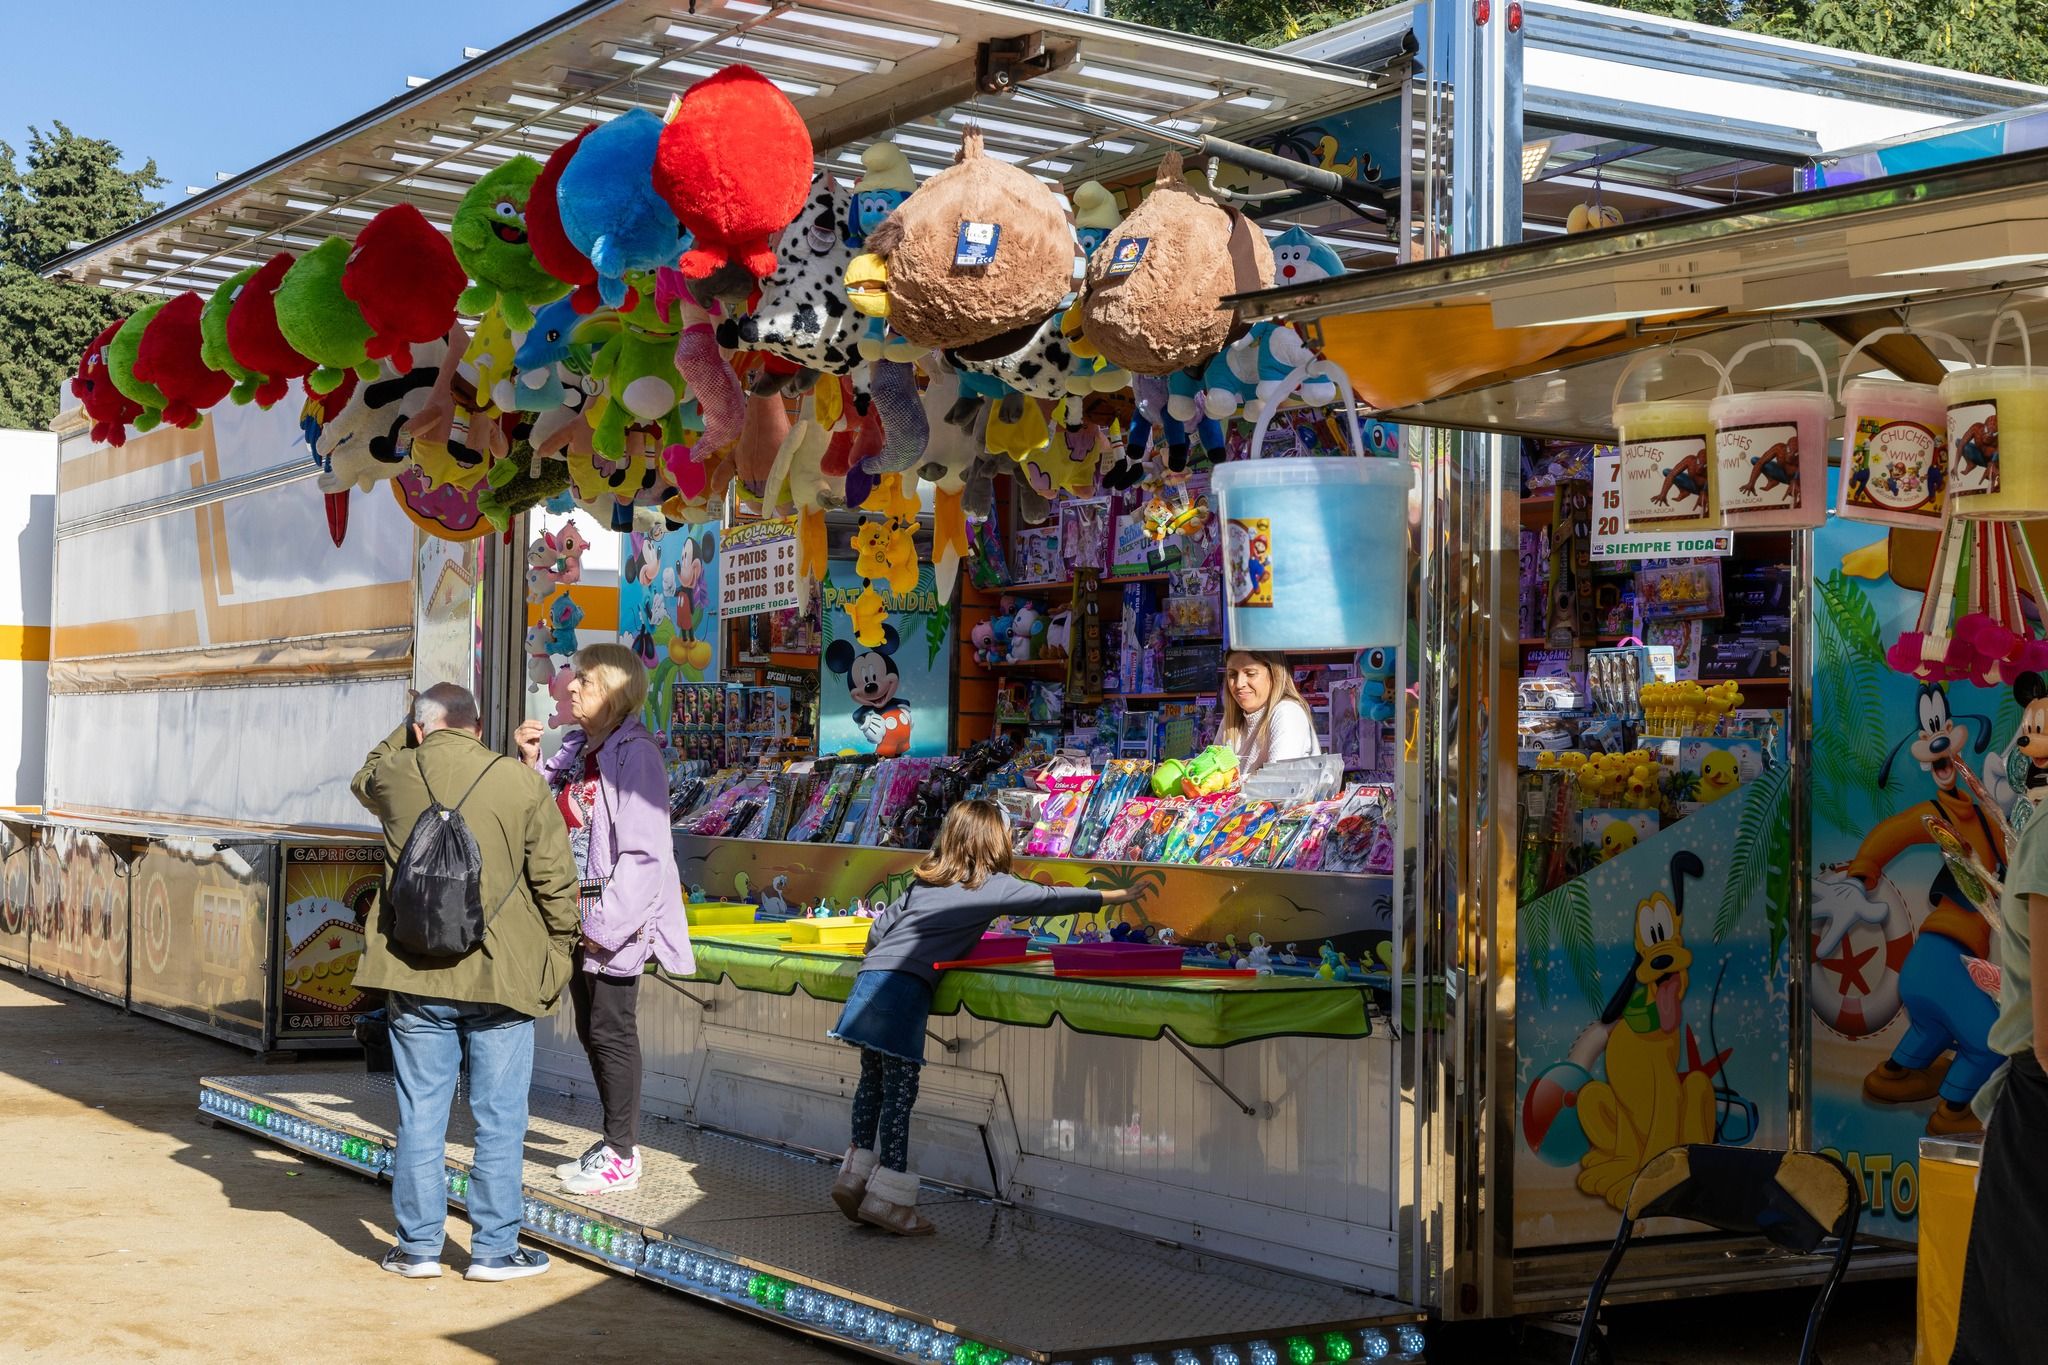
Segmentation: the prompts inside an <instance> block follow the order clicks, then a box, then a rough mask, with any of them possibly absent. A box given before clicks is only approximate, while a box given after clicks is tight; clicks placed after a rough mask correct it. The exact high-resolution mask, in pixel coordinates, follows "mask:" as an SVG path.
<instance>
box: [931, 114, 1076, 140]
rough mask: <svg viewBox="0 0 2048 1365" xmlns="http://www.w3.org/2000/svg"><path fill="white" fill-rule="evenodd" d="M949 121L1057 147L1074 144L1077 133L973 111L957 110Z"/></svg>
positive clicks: (1073, 130)
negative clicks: (1015, 121)
mask: <svg viewBox="0 0 2048 1365" xmlns="http://www.w3.org/2000/svg"><path fill="white" fill-rule="evenodd" d="M947 119H948V121H949V122H952V123H959V124H971V125H972V126H974V127H976V128H979V129H981V130H982V131H983V132H991V133H1008V134H1009V135H1010V136H1012V137H1021V138H1025V139H1027V140H1029V141H1032V142H1049V143H1051V144H1053V145H1054V146H1056V147H1064V146H1066V145H1067V144H1068V143H1070V142H1072V141H1073V140H1074V133H1075V131H1076V130H1075V129H1072V128H1049V127H1046V126H1045V125H1044V124H1033V123H1012V122H1010V121H1009V120H1008V119H999V118H987V117H985V116H983V115H981V114H977V113H974V112H972V111H971V110H955V111H954V112H953V113H951V114H949V115H947Z"/></svg>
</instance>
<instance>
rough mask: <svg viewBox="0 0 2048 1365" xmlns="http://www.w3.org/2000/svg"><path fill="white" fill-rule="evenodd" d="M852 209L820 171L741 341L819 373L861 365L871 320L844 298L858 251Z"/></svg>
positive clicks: (743, 324) (741, 329) (742, 324)
mask: <svg viewBox="0 0 2048 1365" xmlns="http://www.w3.org/2000/svg"><path fill="white" fill-rule="evenodd" d="M851 211H852V210H851V209H850V207H849V201H848V199H847V195H846V191H845V189H844V188H843V187H842V186H841V185H840V184H839V182H838V180H837V179H836V178H835V177H833V176H832V175H831V174H829V173H828V172H825V171H820V172H818V174H817V176H816V177H815V178H814V179H813V180H812V181H811V197H810V198H809V199H808V200H807V201H806V203H805V207H804V212H803V216H802V218H801V219H799V220H798V221H797V222H796V223H795V224H793V225H792V227H791V229H790V230H789V231H788V232H786V233H784V234H783V237H782V244H781V246H780V248H779V249H778V254H777V256H776V265H775V273H774V274H772V275H770V276H769V277H768V279H767V281H766V282H765V283H764V284H763V285H762V286H761V298H760V301H759V302H758V303H756V304H755V305H754V311H753V312H752V314H750V315H749V316H747V317H743V318H741V319H740V320H739V324H738V327H737V329H736V331H737V336H738V339H739V341H740V343H741V344H742V345H744V346H747V347H750V348H752V349H754V350H760V351H766V352H767V353H768V354H770V355H774V356H781V357H782V358H783V359H785V360H789V361H793V362H795V363H796V364H798V365H801V366H803V367H804V368H805V369H807V370H810V371H814V372H815V373H817V374H831V375H837V374H845V373H846V372H847V371H849V370H851V369H852V368H853V367H854V366H855V365H857V364H859V363H860V358H861V357H860V350H859V346H858V343H859V341H860V337H861V329H862V327H863V326H864V325H865V323H866V321H867V319H865V318H864V317H862V316H861V315H860V314H859V313H856V312H855V311H854V310H853V306H852V305H851V304H849V303H848V302H847V301H846V288H845V278H846V267H847V266H848V265H849V264H850V263H851V262H852V260H853V255H854V252H853V248H852V247H850V246H848V245H847V243H846V234H845V233H844V232H843V231H842V225H843V224H844V223H845V222H846V218H847V215H848V214H849V213H850V212H851Z"/></svg>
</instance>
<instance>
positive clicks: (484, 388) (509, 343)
mask: <svg viewBox="0 0 2048 1365" xmlns="http://www.w3.org/2000/svg"><path fill="white" fill-rule="evenodd" d="M521 330H522V331H523V330H526V329H524V328H522V329H521ZM518 354H519V349H518V344H517V343H516V342H515V341H514V340H513V338H512V329H511V328H510V327H509V326H507V325H506V322H505V315H504V313H503V312H502V311H501V310H500V309H499V307H498V305H497V304H495V303H494V304H492V305H491V306H490V307H489V308H487V309H485V310H484V315H483V316H482V317H480V318H478V319H477V323H476V331H475V332H474V333H473V334H472V335H471V336H470V338H469V349H468V350H467V351H465V352H463V355H462V363H463V365H464V366H465V367H466V368H468V369H470V370H472V371H474V372H475V375H476V410H477V413H478V414H479V415H481V416H489V417H496V416H498V415H499V414H501V413H507V412H511V411H513V410H514V409H515V408H517V407H518V401H517V399H518V394H517V392H516V391H515V390H514V388H513V378H514V374H515V372H516V369H517V365H518V359H517V357H518Z"/></svg>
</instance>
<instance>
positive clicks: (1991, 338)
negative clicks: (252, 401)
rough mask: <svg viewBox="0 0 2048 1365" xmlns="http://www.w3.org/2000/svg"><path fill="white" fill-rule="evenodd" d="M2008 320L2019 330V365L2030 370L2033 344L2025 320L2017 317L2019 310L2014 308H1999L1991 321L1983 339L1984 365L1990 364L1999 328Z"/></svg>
mask: <svg viewBox="0 0 2048 1365" xmlns="http://www.w3.org/2000/svg"><path fill="white" fill-rule="evenodd" d="M2008 319H2010V320H2011V321H2012V322H2013V323H2014V324H2015V325H2016V326H2017V327H2018V328H2019V335H2020V364H2022V365H2024V366H2026V367H2027V368H2028V369H2030V370H2031V369H2033V368H2034V343H2033V340H2032V338H2030V337H2029V336H2028V335H2027V322H2026V319H2025V318H2023V317H2021V316H2020V315H2019V310H2018V309H2016V308H2001V309H1999V310H1998V315H1997V316H1996V317H1994V318H1992V319H1991V331H1990V332H1989V333H1987V334H1986V335H1985V337H1984V363H1985V364H1986V365H1989V364H1990V363H1991V353H1992V352H1993V351H1995V350H1997V349H1998V331H1999V328H2000V327H2002V326H2003V325H2004V324H2005V322H2006V321H2007V320H2008Z"/></svg>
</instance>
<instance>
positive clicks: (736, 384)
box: [654, 266, 747, 464]
mask: <svg viewBox="0 0 2048 1365" xmlns="http://www.w3.org/2000/svg"><path fill="white" fill-rule="evenodd" d="M654 305H655V308H656V310H657V311H658V312H659V313H660V315H661V320H662V321H663V322H664V323H668V324H671V325H673V326H674V327H675V328H676V350H675V365H676V372H677V373H678V374H680V375H682V377H683V382H684V383H685V384H687V385H688V386H689V392H690V395H691V396H692V397H694V398H695V399H696V400H697V411H698V413H699V415H701V416H702V417H703V419H704V434H703V435H702V436H700V437H699V438H698V440H697V445H696V447H695V450H694V452H693V453H694V456H695V458H696V460H697V462H698V463H699V464H703V463H705V462H706V461H709V460H711V459H712V458H713V457H714V456H717V455H719V454H722V453H724V452H725V451H727V450H729V449H730V448H731V447H732V446H734V445H736V444H738V442H739V439H740V429H741V428H742V427H743V426H745V425H746V420H747V395H746V391H745V390H743V389H742V388H741V387H740V380H739V376H738V375H736V374H734V373H733V370H732V365H731V363H730V362H728V361H727V360H726V358H725V354H724V352H722V351H720V350H719V348H718V333H717V329H716V328H715V327H713V326H712V324H711V315H710V314H709V313H708V312H706V311H705V310H704V309H703V308H702V307H701V306H699V305H698V303H697V302H696V301H695V300H694V299H692V298H691V297H690V295H689V291H688V290H687V289H686V288H685V287H684V284H683V278H682V275H681V273H680V272H678V271H675V270H670V269H668V268H667V267H666V266H664V267H663V268H662V269H661V270H660V271H659V272H658V273H657V283H656V284H655V289H654Z"/></svg>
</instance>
